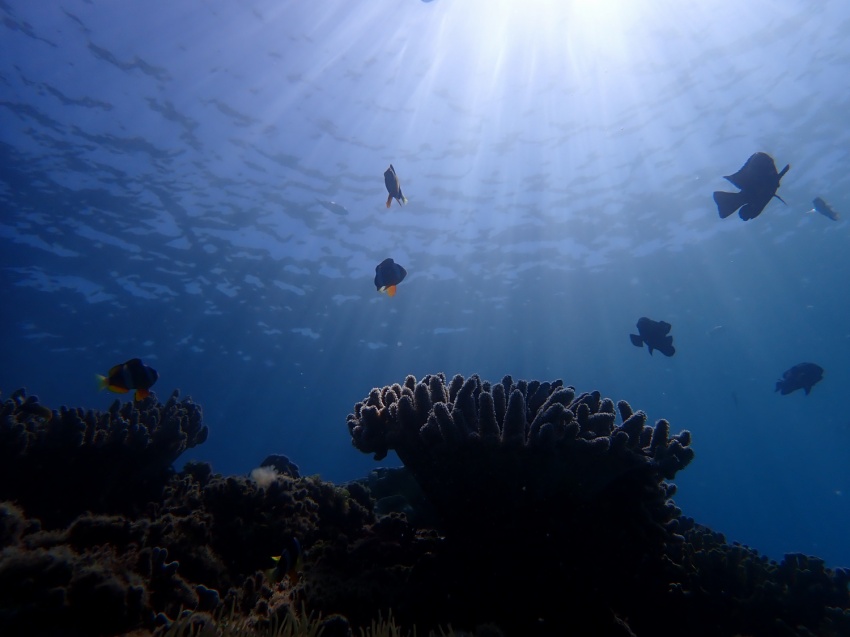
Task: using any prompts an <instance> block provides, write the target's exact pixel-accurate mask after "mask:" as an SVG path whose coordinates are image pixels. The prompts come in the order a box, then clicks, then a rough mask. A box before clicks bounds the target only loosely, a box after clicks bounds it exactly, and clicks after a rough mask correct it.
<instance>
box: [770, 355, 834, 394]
mask: <svg viewBox="0 0 850 637" xmlns="http://www.w3.org/2000/svg"><path fill="white" fill-rule="evenodd" d="M822 378H823V367H821V366H820V365H815V364H814V363H799V364H797V365H794V367H792V368H791V369H789V370H787V371H785V372H783V374H782V378H781V379H780V380H778V381H776V389H774V390H773V391H778V392H781V393H782V395H783V396H786V395H788V394H790V393H791V392H792V391H797V390H798V389H802V390H804V391H805V392H806V396H808V395H809V392H810V391H812V387H814V386H815V385H816V384H817V383H819V382H820V381H821V379H822Z"/></svg>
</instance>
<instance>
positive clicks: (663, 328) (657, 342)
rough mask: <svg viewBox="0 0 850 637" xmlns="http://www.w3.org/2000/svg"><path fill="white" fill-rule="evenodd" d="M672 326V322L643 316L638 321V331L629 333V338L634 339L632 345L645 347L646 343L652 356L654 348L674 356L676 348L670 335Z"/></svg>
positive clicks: (666, 354)
mask: <svg viewBox="0 0 850 637" xmlns="http://www.w3.org/2000/svg"><path fill="white" fill-rule="evenodd" d="M672 327H673V326H672V325H670V323H665V322H664V321H653V320H652V319H650V318H646V317H645V316H642V317H640V319H638V322H637V328H638V333H637V334H629V338H630V339H632V345H634V346H635V347H643V346H644V343H645V344H646V346H647V347H648V348H649V354H650V356H651V355H652V350H654V349H657V350H658V351H659V352H661V353H662V354H664V355H665V356H672V355H673V354H675V353H676V348H675V347H673V337H672V336H668V334H669V333H670V329H671V328H672Z"/></svg>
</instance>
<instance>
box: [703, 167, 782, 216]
mask: <svg viewBox="0 0 850 637" xmlns="http://www.w3.org/2000/svg"><path fill="white" fill-rule="evenodd" d="M789 168H791V165H790V164H788V165H787V166H785V168H783V169H782V172H780V173H777V172H776V164H775V163H774V162H773V157H771V156H770V155H768V154H767V153H756V154H754V155H751V156H750V158H749V159H748V160H747V163H746V164H744V165H743V167H742V168H741V170H739V171H738V172H736V173H735V174H734V175H726V176H725V177H724V179H727V180H729V181H730V182H732V184H733V185H735V186H737V187H738V188H740V189H741V192H723V191H720V190H717V191H715V192H714V203H716V204H717V211H718V212H719V213H720V218H721V219H725V218H726V217H728V216H729V215H731V214H732V213H734V212H735V211H736V210H738V208H740V209H741V211H740V212H739V213H738V215H739V216H740V217H741V219H743V220H744V221H748V220H749V219H755V218H756V217H758V216H759V215H760V214H761V211H762V210H764V208H765V206H767V204H768V203H769V202H770V200H771V199H772V198H773V197H776V198H777V199H779V201H781V202H782V203H785V201H784V200H783V199H782V197H780V196H779V195H777V194H776V191H777V190H778V189H779V180H780V179H782V177H783V176H784V175H785V173H787V172H788V169H789ZM786 205H787V204H786Z"/></svg>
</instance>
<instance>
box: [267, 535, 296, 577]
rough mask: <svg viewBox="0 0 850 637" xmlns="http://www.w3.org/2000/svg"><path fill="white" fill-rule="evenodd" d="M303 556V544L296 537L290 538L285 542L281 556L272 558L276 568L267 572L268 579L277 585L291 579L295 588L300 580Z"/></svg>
mask: <svg viewBox="0 0 850 637" xmlns="http://www.w3.org/2000/svg"><path fill="white" fill-rule="evenodd" d="M303 555H304V551H303V550H302V549H301V542H299V541H298V539H297V538H295V537H291V538H289V539H288V540H287V541H286V542H284V549H283V550H282V551H281V552H280V555H273V556H272V561H273V562H274V563H275V566H274V568H270V569H268V570H267V571H266V572H265V575H266V577H267V578H268V580H269V581H271V582H273V583H275V584H278V583H280V582H282V581H283V579H284V578H286V577H289V581H290V583H291V584H292V585H293V586H295V585H296V584H297V583H298V580H299V579H300V578H299V575H298V571H299V570H300V569H301V565H302V564H303Z"/></svg>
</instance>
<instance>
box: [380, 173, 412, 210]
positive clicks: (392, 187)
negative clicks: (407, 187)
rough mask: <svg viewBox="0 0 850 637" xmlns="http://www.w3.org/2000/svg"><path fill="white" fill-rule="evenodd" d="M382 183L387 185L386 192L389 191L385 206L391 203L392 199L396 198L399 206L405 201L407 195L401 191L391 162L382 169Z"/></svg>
mask: <svg viewBox="0 0 850 637" xmlns="http://www.w3.org/2000/svg"><path fill="white" fill-rule="evenodd" d="M384 185H385V186H386V187H387V192H388V193H390V194H389V196H388V197H387V208H389V207H390V206H392V205H393V199H396V200H398V205H400V206H403V205H404V204H406V203H407V197H405V196H404V194H403V193H402V192H401V183H400V182H399V180H398V175H396V174H395V168H393V165H392V164H390V167H389V168H387V169H386V170H385V171H384Z"/></svg>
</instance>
